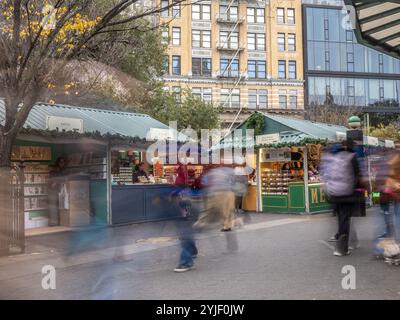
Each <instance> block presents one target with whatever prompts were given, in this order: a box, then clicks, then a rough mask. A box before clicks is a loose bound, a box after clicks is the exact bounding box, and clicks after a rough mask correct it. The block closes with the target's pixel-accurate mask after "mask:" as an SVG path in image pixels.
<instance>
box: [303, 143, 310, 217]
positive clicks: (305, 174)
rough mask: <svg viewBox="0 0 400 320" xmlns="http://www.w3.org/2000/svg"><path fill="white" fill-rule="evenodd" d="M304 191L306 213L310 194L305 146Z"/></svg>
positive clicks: (308, 208)
mask: <svg viewBox="0 0 400 320" xmlns="http://www.w3.org/2000/svg"><path fill="white" fill-rule="evenodd" d="M303 157H304V159H303V160H304V161H303V170H304V192H305V195H304V196H305V201H306V213H310V194H309V188H308V153H307V146H305V147H304V148H303Z"/></svg>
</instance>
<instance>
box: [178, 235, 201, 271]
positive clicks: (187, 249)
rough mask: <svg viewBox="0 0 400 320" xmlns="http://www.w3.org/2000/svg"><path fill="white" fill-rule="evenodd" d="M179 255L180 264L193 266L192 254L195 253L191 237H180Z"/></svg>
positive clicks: (194, 245) (195, 249)
mask: <svg viewBox="0 0 400 320" xmlns="http://www.w3.org/2000/svg"><path fill="white" fill-rule="evenodd" d="M181 247H182V251H181V256H180V259H179V265H180V266H188V267H191V266H193V256H194V255H197V248H196V244H195V242H194V240H193V239H181Z"/></svg>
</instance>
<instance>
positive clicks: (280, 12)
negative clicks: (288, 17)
mask: <svg viewBox="0 0 400 320" xmlns="http://www.w3.org/2000/svg"><path fill="white" fill-rule="evenodd" d="M276 19H277V22H278V23H285V9H284V8H277V9H276Z"/></svg>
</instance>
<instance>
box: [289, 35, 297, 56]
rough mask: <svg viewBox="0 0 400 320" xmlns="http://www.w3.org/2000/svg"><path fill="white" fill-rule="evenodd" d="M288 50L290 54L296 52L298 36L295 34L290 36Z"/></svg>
mask: <svg viewBox="0 0 400 320" xmlns="http://www.w3.org/2000/svg"><path fill="white" fill-rule="evenodd" d="M288 50H289V51H290V52H294V51H296V35H295V34H294V33H289V34H288Z"/></svg>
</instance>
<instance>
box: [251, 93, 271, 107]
mask: <svg viewBox="0 0 400 320" xmlns="http://www.w3.org/2000/svg"><path fill="white" fill-rule="evenodd" d="M247 106H248V108H250V109H267V107H268V93H267V90H252V89H250V90H249V93H248V101H247Z"/></svg>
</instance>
